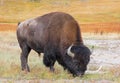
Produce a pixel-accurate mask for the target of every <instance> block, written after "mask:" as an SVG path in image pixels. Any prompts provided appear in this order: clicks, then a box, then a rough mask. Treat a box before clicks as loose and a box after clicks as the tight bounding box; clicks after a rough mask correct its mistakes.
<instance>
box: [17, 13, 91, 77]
mask: <svg viewBox="0 0 120 83" xmlns="http://www.w3.org/2000/svg"><path fill="white" fill-rule="evenodd" d="M17 39H18V42H19V46H20V48H21V51H22V52H21V57H20V59H21V67H22V70H25V71H28V72H29V71H30V69H29V66H28V55H29V53H30V51H31V49H33V50H35V51H36V52H37V53H38V54H40V53H44V56H43V63H44V64H45V66H47V67H49V68H50V70H51V71H54V64H55V62H56V61H57V62H58V63H59V64H60V65H62V66H63V68H64V69H67V70H68V71H69V72H70V73H72V74H73V75H74V76H81V75H84V73H85V71H86V70H87V65H88V63H89V61H90V55H91V52H90V50H89V49H88V47H86V46H85V45H84V44H83V40H82V37H81V32H80V27H79V25H78V23H77V21H76V20H75V19H74V18H73V17H72V16H71V15H69V14H66V13H63V12H52V13H48V14H45V15H43V16H40V17H37V18H33V19H28V20H26V21H23V22H20V23H19V24H18V28H17Z"/></svg>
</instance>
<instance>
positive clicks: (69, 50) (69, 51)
mask: <svg viewBox="0 0 120 83" xmlns="http://www.w3.org/2000/svg"><path fill="white" fill-rule="evenodd" d="M72 47H73V44H72V45H71V46H70V47H69V48H68V49H67V54H68V55H69V56H71V57H72V58H73V57H74V56H75V54H74V53H73V52H72V51H71V48H72Z"/></svg>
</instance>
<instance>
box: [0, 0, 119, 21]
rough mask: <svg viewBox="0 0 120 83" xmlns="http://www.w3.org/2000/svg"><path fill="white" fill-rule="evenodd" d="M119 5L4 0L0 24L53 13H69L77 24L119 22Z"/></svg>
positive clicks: (115, 1)
mask: <svg viewBox="0 0 120 83" xmlns="http://www.w3.org/2000/svg"><path fill="white" fill-rule="evenodd" d="M119 4H120V1H119V0H86V1H83V0H69V1H68V0H57V1H56V0H41V1H40V2H27V1H25V0H21V1H18V0H11V1H9V0H4V3H3V5H0V22H9V23H10V22H18V21H22V20H25V19H27V18H33V17H37V16H40V15H43V14H45V13H48V12H55V11H61V12H66V13H69V14H71V15H72V16H73V17H75V18H76V19H77V21H78V22H79V23H94V22H95V23H96V22H120V16H119V15H120V11H119V10H120V5H119Z"/></svg>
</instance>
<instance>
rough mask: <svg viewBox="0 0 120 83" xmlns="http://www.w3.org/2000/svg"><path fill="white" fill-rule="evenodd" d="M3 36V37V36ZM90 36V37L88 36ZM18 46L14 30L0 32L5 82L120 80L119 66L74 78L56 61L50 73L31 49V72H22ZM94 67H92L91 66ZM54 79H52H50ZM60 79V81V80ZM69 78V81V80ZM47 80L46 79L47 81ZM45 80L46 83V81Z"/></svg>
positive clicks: (1, 71)
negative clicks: (99, 72) (53, 69)
mask: <svg viewBox="0 0 120 83" xmlns="http://www.w3.org/2000/svg"><path fill="white" fill-rule="evenodd" d="M3 36H4V37H3ZM89 38H90V37H89ZM20 52H21V51H20V48H19V46H18V43H17V39H16V34H15V32H11V31H9V32H6V31H5V32H0V80H1V79H5V80H4V81H7V82H10V83H11V82H14V81H16V80H17V81H20V80H32V82H35V83H37V82H36V81H39V80H40V79H43V80H45V79H46V80H49V81H50V80H51V82H50V83H53V82H56V81H58V80H59V82H58V83H61V82H63V83H64V82H65V80H68V81H69V82H71V83H75V82H76V81H80V80H81V81H82V82H83V83H84V81H88V82H90V83H96V82H97V81H102V80H107V82H108V81H112V82H114V83H117V82H118V83H119V82H120V78H119V76H120V72H119V68H120V67H119V66H118V67H116V66H115V68H110V69H109V68H107V69H106V68H103V69H102V71H104V72H107V73H105V74H86V75H85V76H84V77H83V78H79V77H77V78H74V77H73V76H72V75H71V74H69V73H68V72H67V71H64V70H63V68H62V67H61V66H60V65H58V64H57V63H56V65H55V68H56V70H55V73H51V72H50V71H49V69H48V68H46V67H45V66H44V65H43V63H42V57H43V55H41V56H40V57H38V54H37V53H35V52H34V51H32V52H31V53H30V55H29V60H28V61H29V66H30V69H31V72H30V73H28V74H24V73H23V72H22V71H21V67H20ZM93 68H94V67H93ZM52 80H54V81H52ZM60 80H61V81H60ZM70 80H71V81H70ZM47 82H48V81H47ZM47 82H46V83H47Z"/></svg>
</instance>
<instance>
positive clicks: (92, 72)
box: [86, 65, 104, 74]
mask: <svg viewBox="0 0 120 83" xmlns="http://www.w3.org/2000/svg"><path fill="white" fill-rule="evenodd" d="M101 69H102V65H101V66H100V67H99V68H98V69H97V70H95V71H91V70H87V71H86V73H87V74H100V73H104V72H100V70H101Z"/></svg>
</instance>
